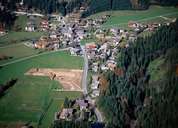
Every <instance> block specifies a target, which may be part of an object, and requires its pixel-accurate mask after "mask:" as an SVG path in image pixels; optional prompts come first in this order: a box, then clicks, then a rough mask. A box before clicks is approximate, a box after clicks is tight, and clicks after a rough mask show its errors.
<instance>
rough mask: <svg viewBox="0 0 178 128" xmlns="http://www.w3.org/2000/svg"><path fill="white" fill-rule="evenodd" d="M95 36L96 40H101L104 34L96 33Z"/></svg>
mask: <svg viewBox="0 0 178 128" xmlns="http://www.w3.org/2000/svg"><path fill="white" fill-rule="evenodd" d="M96 38H97V39H98V40H103V39H104V38H105V35H104V34H96Z"/></svg>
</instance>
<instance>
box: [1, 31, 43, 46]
mask: <svg viewBox="0 0 178 128" xmlns="http://www.w3.org/2000/svg"><path fill="white" fill-rule="evenodd" d="M44 34H45V33H43V32H14V31H10V32H8V34H7V35H5V36H2V37H0V46H4V45H7V44H14V43H20V42H22V41H25V40H31V39H36V38H39V37H41V36H42V35H44Z"/></svg>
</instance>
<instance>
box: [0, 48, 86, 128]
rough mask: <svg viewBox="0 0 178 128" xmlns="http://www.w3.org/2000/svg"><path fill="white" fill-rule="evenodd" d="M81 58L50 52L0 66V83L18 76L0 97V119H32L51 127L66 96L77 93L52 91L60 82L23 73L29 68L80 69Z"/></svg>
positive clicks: (66, 53)
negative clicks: (13, 83) (55, 114)
mask: <svg viewBox="0 0 178 128" xmlns="http://www.w3.org/2000/svg"><path fill="white" fill-rule="evenodd" d="M82 67H83V58H82V57H74V56H70V54H69V53H68V52H67V51H63V52H52V53H49V54H44V55H41V56H37V57H34V58H30V59H27V60H24V61H21V62H17V63H13V64H9V65H6V66H4V67H2V68H1V69H0V76H1V77H0V83H1V84H3V83H5V82H6V81H8V80H10V79H11V78H17V79H18V81H17V83H16V84H15V85H14V86H13V87H12V88H10V89H9V90H8V91H7V92H6V94H5V95H4V96H2V97H1V98H0V115H1V116H0V122H24V123H27V122H32V123H33V124H35V125H36V126H37V125H39V126H41V128H47V127H48V126H50V124H51V123H52V121H53V119H54V113H55V112H57V111H59V110H60V108H61V106H62V103H63V101H64V98H65V97H69V98H76V97H79V96H80V95H81V93H79V92H54V91H53V89H56V88H59V89H60V88H62V86H61V85H60V83H58V82H57V81H53V80H51V79H49V78H48V77H35V76H25V75H24V73H25V72H27V71H28V70H29V69H31V68H67V69H82Z"/></svg>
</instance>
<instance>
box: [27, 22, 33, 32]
mask: <svg viewBox="0 0 178 128" xmlns="http://www.w3.org/2000/svg"><path fill="white" fill-rule="evenodd" d="M25 31H27V32H34V31H35V23H34V22H33V21H29V22H27V26H26V27H25Z"/></svg>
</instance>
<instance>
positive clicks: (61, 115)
mask: <svg viewBox="0 0 178 128" xmlns="http://www.w3.org/2000/svg"><path fill="white" fill-rule="evenodd" d="M94 109H95V106H94V105H93V104H92V103H90V101H89V100H85V99H75V100H69V99H68V98H66V99H65V101H64V104H63V108H62V110H61V111H60V112H56V114H55V119H54V121H58V120H66V121H89V122H96V121H97V118H96V115H95V112H94Z"/></svg>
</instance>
